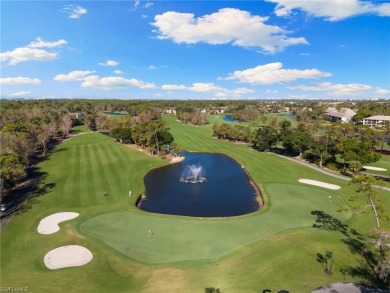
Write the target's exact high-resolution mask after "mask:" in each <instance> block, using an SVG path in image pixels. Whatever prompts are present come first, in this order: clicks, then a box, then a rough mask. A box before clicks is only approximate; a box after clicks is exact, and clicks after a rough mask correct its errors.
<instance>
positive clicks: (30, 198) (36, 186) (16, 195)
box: [0, 166, 56, 226]
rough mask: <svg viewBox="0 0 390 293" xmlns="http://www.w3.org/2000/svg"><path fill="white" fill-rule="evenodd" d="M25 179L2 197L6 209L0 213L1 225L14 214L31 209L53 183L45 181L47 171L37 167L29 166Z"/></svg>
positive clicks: (51, 187) (53, 185)
mask: <svg viewBox="0 0 390 293" xmlns="http://www.w3.org/2000/svg"><path fill="white" fill-rule="evenodd" d="M26 172H27V176H26V179H25V180H24V181H23V182H22V183H21V184H19V185H18V186H17V187H16V188H14V189H13V190H11V191H10V192H9V193H8V194H7V196H6V197H5V198H4V199H3V203H5V205H6V206H7V209H6V211H4V212H2V213H1V216H0V219H1V226H3V225H4V224H5V223H6V222H7V221H8V220H9V219H10V218H11V217H12V215H14V214H19V213H23V212H26V211H28V210H29V209H31V207H32V206H33V204H35V203H36V202H38V198H39V197H40V196H42V195H45V194H47V193H49V192H50V191H51V189H53V188H54V187H55V186H56V184H55V183H45V182H44V180H45V179H46V178H47V172H42V171H40V168H39V167H36V166H34V167H30V168H28V169H27V170H26Z"/></svg>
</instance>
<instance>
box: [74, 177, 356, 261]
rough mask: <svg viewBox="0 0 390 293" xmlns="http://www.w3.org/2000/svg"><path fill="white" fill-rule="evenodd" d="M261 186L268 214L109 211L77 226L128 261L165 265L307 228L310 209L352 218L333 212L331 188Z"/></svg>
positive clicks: (335, 202) (336, 197)
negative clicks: (177, 214) (266, 196)
mask: <svg viewBox="0 0 390 293" xmlns="http://www.w3.org/2000/svg"><path fill="white" fill-rule="evenodd" d="M265 189H266V190H267V192H268V193H269V194H272V195H273V198H272V203H271V207H270V209H269V210H268V211H267V212H266V213H262V212H257V213H253V214H250V215H247V216H243V217H237V218H226V219H217V220H216V219H197V218H187V217H175V216H163V215H156V214H152V213H147V212H141V213H138V212H137V213H135V212H112V213H107V214H103V215H99V216H96V217H93V218H90V219H88V220H87V221H86V222H84V223H83V224H82V225H81V227H80V230H81V232H82V233H84V234H86V235H88V236H92V237H94V238H97V239H99V240H101V241H102V242H104V243H106V244H107V245H109V246H110V247H112V248H114V249H115V250H117V251H119V252H120V253H122V254H124V255H126V256H128V257H130V258H132V259H135V260H138V261H141V262H145V263H167V262H177V261H185V260H206V259H213V258H218V257H221V256H223V255H226V254H229V253H230V252H232V251H234V250H237V249H238V248H240V247H241V246H243V245H245V244H249V243H253V242H255V241H257V240H260V239H263V238H266V237H269V236H271V235H274V234H276V233H278V232H280V231H282V230H285V229H290V228H296V227H304V226H311V225H312V223H313V222H314V217H313V216H312V215H311V214H310V212H311V211H313V210H322V211H324V212H326V213H328V214H330V215H332V216H335V217H337V218H338V219H341V220H346V219H348V218H349V217H351V213H350V212H346V213H338V212H337V211H336V210H337V208H338V207H339V206H340V205H342V204H345V202H344V200H343V199H342V198H341V197H340V196H339V195H337V193H333V192H331V191H327V190H321V189H317V188H312V187H306V186H300V185H295V184H275V183H271V184H267V185H266V186H265ZM291 206H294V209H291ZM149 231H150V233H149ZM232 236H234V237H232Z"/></svg>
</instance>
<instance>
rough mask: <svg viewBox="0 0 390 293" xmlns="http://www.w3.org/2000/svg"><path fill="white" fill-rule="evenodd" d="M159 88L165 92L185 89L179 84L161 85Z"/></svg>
mask: <svg viewBox="0 0 390 293" xmlns="http://www.w3.org/2000/svg"><path fill="white" fill-rule="evenodd" d="M161 88H162V89H163V90H165V91H177V90H186V89H187V87H186V86H185V85H182V84H179V85H176V84H163V85H162V86H161Z"/></svg>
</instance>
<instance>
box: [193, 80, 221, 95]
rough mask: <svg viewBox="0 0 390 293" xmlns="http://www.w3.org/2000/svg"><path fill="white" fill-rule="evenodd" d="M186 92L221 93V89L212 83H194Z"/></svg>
mask: <svg viewBox="0 0 390 293" xmlns="http://www.w3.org/2000/svg"><path fill="white" fill-rule="evenodd" d="M188 90H189V91H191V92H200V93H210V92H217V91H221V90H222V88H221V87H219V86H216V85H215V84H214V83H212V82H196V83H193V84H192V86H191V87H189V88H188Z"/></svg>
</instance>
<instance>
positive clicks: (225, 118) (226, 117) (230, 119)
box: [222, 115, 238, 122]
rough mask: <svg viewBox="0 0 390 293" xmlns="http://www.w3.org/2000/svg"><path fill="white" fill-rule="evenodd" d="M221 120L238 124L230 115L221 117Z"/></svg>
mask: <svg viewBox="0 0 390 293" xmlns="http://www.w3.org/2000/svg"><path fill="white" fill-rule="evenodd" d="M222 119H223V120H225V121H227V122H238V120H236V119H234V118H233V117H232V115H225V116H223V118H222Z"/></svg>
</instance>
